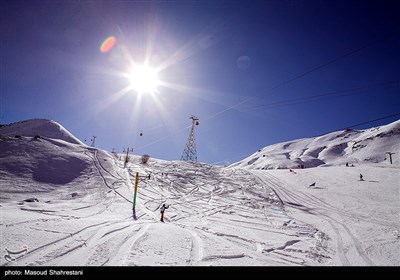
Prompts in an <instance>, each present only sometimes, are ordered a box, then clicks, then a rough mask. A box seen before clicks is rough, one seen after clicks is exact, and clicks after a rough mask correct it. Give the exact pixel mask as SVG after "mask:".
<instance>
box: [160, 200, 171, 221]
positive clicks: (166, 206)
mask: <svg viewBox="0 0 400 280" xmlns="http://www.w3.org/2000/svg"><path fill="white" fill-rule="evenodd" d="M168 207H169V205H165V203H163V205H162V206H161V208H160V212H161V219H160V221H161V222H164V211H165V209H168Z"/></svg>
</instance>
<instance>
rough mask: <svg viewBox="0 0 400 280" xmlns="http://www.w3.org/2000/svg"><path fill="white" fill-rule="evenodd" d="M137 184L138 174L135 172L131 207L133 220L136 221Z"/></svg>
mask: <svg viewBox="0 0 400 280" xmlns="http://www.w3.org/2000/svg"><path fill="white" fill-rule="evenodd" d="M138 182H139V172H136V178H135V189H134V191H133V205H132V211H133V218H134V219H135V220H136V210H135V207H136V193H137V187H138Z"/></svg>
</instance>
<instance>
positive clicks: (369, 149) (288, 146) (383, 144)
mask: <svg viewBox="0 0 400 280" xmlns="http://www.w3.org/2000/svg"><path fill="white" fill-rule="evenodd" d="M399 139H400V120H398V121H395V122H393V123H390V124H388V125H384V126H378V127H373V128H370V129H365V130H353V129H346V130H342V131H336V132H331V133H328V134H325V135H321V136H318V137H312V138H304V139H299V140H293V141H287V142H283V143H278V144H274V145H270V146H267V147H264V148H262V149H260V150H258V151H257V152H255V153H254V154H252V155H251V156H249V157H247V158H245V159H243V160H241V161H239V162H236V163H234V164H232V165H230V167H240V168H246V169H261V170H263V169H289V168H302V167H303V168H310V167H317V166H338V165H345V164H346V163H348V164H350V165H351V164H353V165H354V164H363V163H383V162H385V163H387V164H390V162H389V156H388V154H387V152H392V153H396V152H398V151H400V140H399ZM393 164H396V165H400V161H399V157H398V156H395V157H393Z"/></svg>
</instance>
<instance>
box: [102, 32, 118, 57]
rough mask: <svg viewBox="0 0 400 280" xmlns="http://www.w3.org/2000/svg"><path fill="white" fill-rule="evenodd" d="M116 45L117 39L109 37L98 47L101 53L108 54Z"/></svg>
mask: <svg viewBox="0 0 400 280" xmlns="http://www.w3.org/2000/svg"><path fill="white" fill-rule="evenodd" d="M116 43H117V39H116V38H115V37H114V36H110V37H108V38H107V39H105V40H104V42H103V43H102V44H101V46H100V51H101V52H102V53H106V52H109V51H110V50H111V49H112V48H113V47H114V46H115V44H116Z"/></svg>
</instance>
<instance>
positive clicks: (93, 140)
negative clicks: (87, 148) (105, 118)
mask: <svg viewBox="0 0 400 280" xmlns="http://www.w3.org/2000/svg"><path fill="white" fill-rule="evenodd" d="M96 137H97V136H93V138H92V145H91V146H92V147H94V146H95V143H96Z"/></svg>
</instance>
